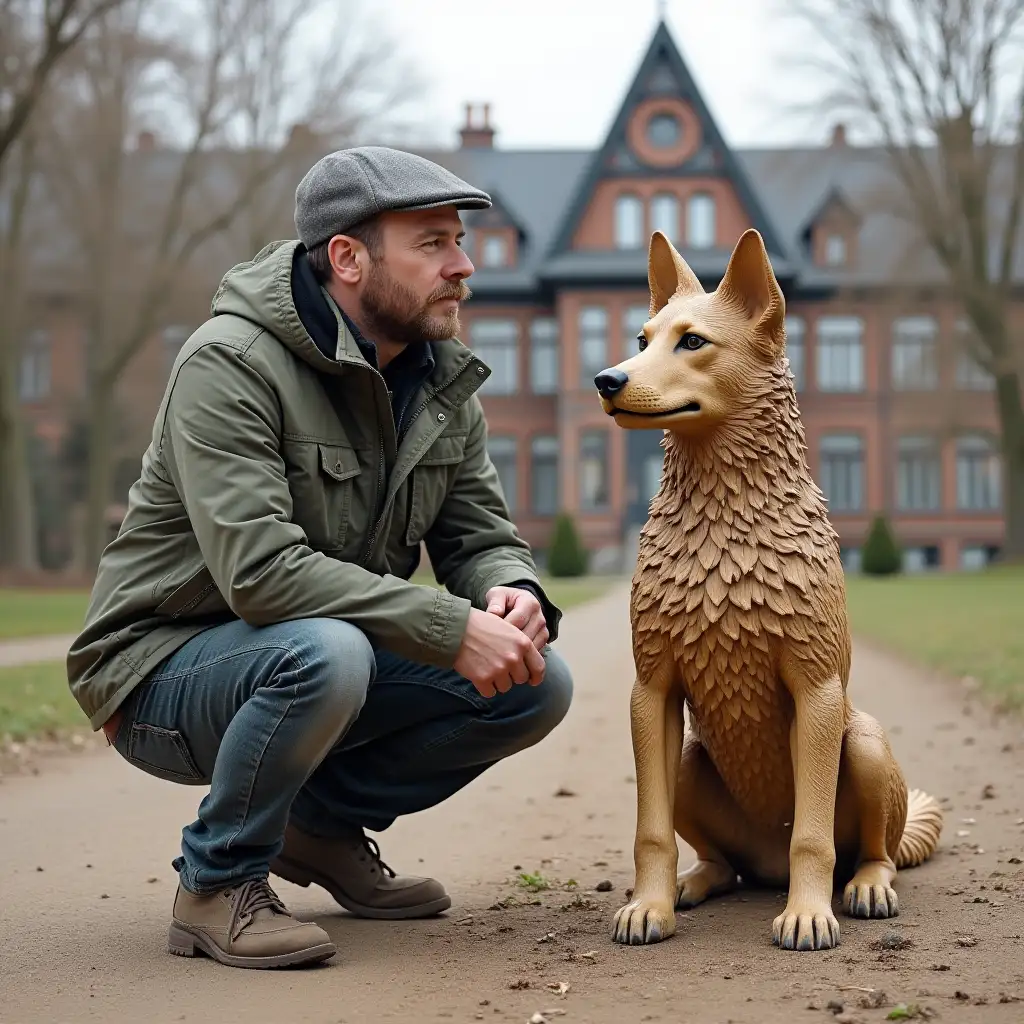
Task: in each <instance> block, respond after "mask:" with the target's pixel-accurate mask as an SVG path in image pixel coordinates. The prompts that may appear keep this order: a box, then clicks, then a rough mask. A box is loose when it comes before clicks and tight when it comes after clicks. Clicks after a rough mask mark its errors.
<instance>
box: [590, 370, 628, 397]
mask: <svg viewBox="0 0 1024 1024" xmlns="http://www.w3.org/2000/svg"><path fill="white" fill-rule="evenodd" d="M628 383H629V374H627V373H623V372H622V371H621V370H615V369H612V370H602V371H601V372H600V373H599V374H598V375H597V376H596V377H595V378H594V386H595V387H596V388H597V390H598V391H599V392H600V395H601V397H602V398H614V396H615V395H617V394H618V393H619V392H620V391H621V390H622V389H623V388H624V387H625V386H626V384H628Z"/></svg>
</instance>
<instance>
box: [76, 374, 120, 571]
mask: <svg viewBox="0 0 1024 1024" xmlns="http://www.w3.org/2000/svg"><path fill="white" fill-rule="evenodd" d="M95 387H96V390H95V392H94V394H93V395H92V397H91V400H90V402H89V425H88V432H89V447H88V451H89V475H88V487H87V490H86V510H85V539H84V543H83V545H82V554H83V557H84V559H85V565H84V566H83V567H82V568H83V569H85V570H87V571H89V572H92V571H94V570H95V569H96V566H98V565H99V561H100V555H102V554H103V549H104V548H105V547H106V546H107V506H108V505H109V504H110V499H111V494H112V492H113V489H114V472H113V452H112V448H113V443H114V418H113V404H114V396H113V394H111V393H110V392H111V391H112V389H111V388H108V387H107V386H106V385H105V384H104V383H103V382H102V380H96V382H95Z"/></svg>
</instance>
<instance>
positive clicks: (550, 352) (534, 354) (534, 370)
mask: <svg viewBox="0 0 1024 1024" xmlns="http://www.w3.org/2000/svg"><path fill="white" fill-rule="evenodd" d="M558 383H559V365H558V321H557V320H556V319H555V318H554V317H553V316H540V317H537V318H536V319H535V320H534V321H533V322H532V323H531V324H530V390H531V391H532V392H533V393H534V394H535V395H555V394H557V393H558Z"/></svg>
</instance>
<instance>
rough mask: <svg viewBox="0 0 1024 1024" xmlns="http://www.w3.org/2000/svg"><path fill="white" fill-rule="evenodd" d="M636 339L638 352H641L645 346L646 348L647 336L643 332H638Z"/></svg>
mask: <svg viewBox="0 0 1024 1024" xmlns="http://www.w3.org/2000/svg"><path fill="white" fill-rule="evenodd" d="M636 340H637V349H638V350H639V351H640V352H643V350H644V349H645V348H647V338H646V337H644V335H643V333H640V334H638V335H637V336H636Z"/></svg>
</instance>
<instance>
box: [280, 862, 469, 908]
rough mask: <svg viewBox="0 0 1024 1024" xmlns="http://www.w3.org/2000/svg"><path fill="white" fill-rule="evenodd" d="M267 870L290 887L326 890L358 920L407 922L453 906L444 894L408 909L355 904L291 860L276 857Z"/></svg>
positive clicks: (326, 881)
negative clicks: (289, 884)
mask: <svg viewBox="0 0 1024 1024" xmlns="http://www.w3.org/2000/svg"><path fill="white" fill-rule="evenodd" d="M270 870H271V871H272V872H273V873H274V874H275V875H278V876H279V877H280V878H284V879H286V880H287V881H289V882H291V883H292V884H293V885H300V886H302V887H303V888H304V889H305V888H307V887H308V886H310V885H318V886H320V888H321V889H326V890H327V892H329V893H330V894H331V896H332V897H333V898H334V900H335V902H337V903H338V904H340V905H341V906H342V907H344V908H345V910H347V911H348V912H349V913H350V914H355V915H356V916H357V917H369V918H373V919H375V920H378V921H409V920H413V919H415V918H419V917H434V916H436V915H437V914H440V913H442V912H443V911H445V910H447V909H448V908H449V907H450V906H451V905H452V898H451V896H448V895H447V894H446V895H444V896H441V897H439V898H438V899H436V900H431V901H430V902H429V903H418V904H416V905H415V906H411V907H371V906H367V905H366V904H364V903H357V902H356V901H355V900H353V899H352V897H351V896H349V895H348V894H347V893H345V892H343V891H342V890H341V889H339V888H338V887H337V886H336V885H335V884H334V883H333V882H332V881H331V879H329V878H328V877H327V876H326V875H321V874H319V873H318V872H316V871H311V870H310V869H309V868H308V867H306V866H305V865H302V866H300V865H298V864H296V863H295V862H294V861H290V860H286V859H284V858H281V857H278V858H276V859H275V860H274V861H273V863H272V864H271V865H270Z"/></svg>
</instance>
